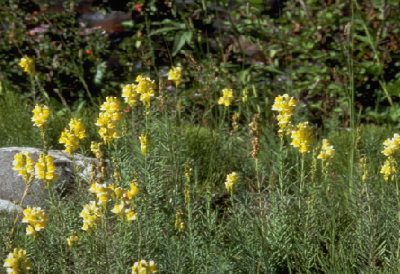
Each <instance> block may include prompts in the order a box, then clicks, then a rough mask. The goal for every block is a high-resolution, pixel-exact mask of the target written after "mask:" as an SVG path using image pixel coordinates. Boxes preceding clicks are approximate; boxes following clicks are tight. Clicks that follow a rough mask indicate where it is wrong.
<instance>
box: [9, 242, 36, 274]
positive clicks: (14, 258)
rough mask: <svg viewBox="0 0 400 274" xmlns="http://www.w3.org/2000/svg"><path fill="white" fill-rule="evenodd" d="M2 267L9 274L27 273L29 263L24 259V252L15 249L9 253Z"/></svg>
mask: <svg viewBox="0 0 400 274" xmlns="http://www.w3.org/2000/svg"><path fill="white" fill-rule="evenodd" d="M4 267H6V268H7V273H9V274H18V273H28V270H29V269H31V262H30V261H29V259H28V258H27V257H26V250H23V249H18V248H15V249H14V252H13V253H9V254H8V256H7V259H5V262H4Z"/></svg>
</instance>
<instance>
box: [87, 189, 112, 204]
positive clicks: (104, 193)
mask: <svg viewBox="0 0 400 274" xmlns="http://www.w3.org/2000/svg"><path fill="white" fill-rule="evenodd" d="M89 192H91V193H94V194H96V196H97V204H98V205H100V206H102V207H103V208H104V209H106V208H107V202H108V200H109V197H110V195H111V194H112V192H113V189H112V187H110V186H107V185H106V184H97V183H95V184H92V186H91V188H90V189H89Z"/></svg>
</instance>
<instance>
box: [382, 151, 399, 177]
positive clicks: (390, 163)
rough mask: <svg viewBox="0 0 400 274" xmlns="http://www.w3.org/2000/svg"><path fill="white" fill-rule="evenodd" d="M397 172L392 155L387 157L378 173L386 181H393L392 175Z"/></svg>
mask: <svg viewBox="0 0 400 274" xmlns="http://www.w3.org/2000/svg"><path fill="white" fill-rule="evenodd" d="M396 172H397V164H396V160H395V159H394V158H393V157H389V158H388V159H387V160H386V161H385V164H384V165H383V166H382V168H381V171H380V173H382V174H383V177H384V179H385V181H386V182H389V180H390V181H393V180H394V175H395V174H396Z"/></svg>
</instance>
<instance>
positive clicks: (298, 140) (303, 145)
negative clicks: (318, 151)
mask: <svg viewBox="0 0 400 274" xmlns="http://www.w3.org/2000/svg"><path fill="white" fill-rule="evenodd" d="M292 139H293V141H292V143H291V145H292V146H294V147H297V148H299V150H300V153H301V154H302V155H303V156H304V154H305V153H306V152H308V151H309V149H310V146H311V144H312V143H313V142H314V140H315V138H314V136H313V129H312V127H310V126H309V125H308V122H304V123H300V124H298V125H297V130H296V131H293V132H292Z"/></svg>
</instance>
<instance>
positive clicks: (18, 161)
mask: <svg viewBox="0 0 400 274" xmlns="http://www.w3.org/2000/svg"><path fill="white" fill-rule="evenodd" d="M30 155H31V153H30V152H27V151H22V152H21V153H18V154H15V156H14V161H13V165H14V170H18V171H19V173H18V175H21V176H22V178H24V180H25V182H28V181H29V178H30V176H31V175H32V174H34V169H33V165H34V163H35V162H34V161H33V160H32V158H31V157H30Z"/></svg>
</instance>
